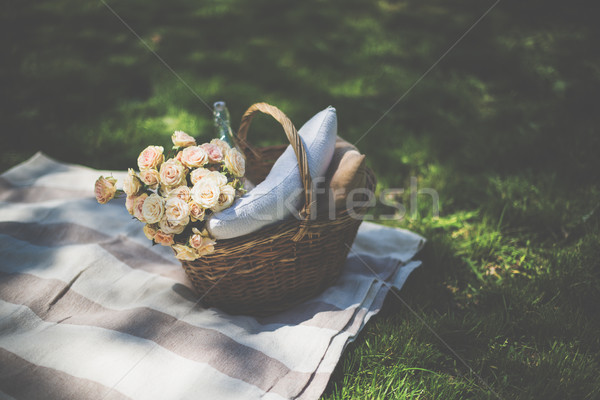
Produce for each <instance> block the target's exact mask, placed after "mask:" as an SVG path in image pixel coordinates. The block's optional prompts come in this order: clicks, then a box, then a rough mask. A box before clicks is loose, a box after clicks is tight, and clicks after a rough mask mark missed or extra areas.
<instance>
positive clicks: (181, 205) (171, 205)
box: [165, 192, 190, 226]
mask: <svg viewBox="0 0 600 400" xmlns="http://www.w3.org/2000/svg"><path fill="white" fill-rule="evenodd" d="M171 193H173V192H171ZM165 217H166V218H167V220H168V221H169V222H170V223H171V224H176V225H184V226H185V225H187V224H188V223H189V222H190V206H189V205H188V203H186V202H185V201H183V200H182V199H180V198H179V197H176V196H174V197H170V198H169V199H168V200H167V202H166V203H165Z"/></svg>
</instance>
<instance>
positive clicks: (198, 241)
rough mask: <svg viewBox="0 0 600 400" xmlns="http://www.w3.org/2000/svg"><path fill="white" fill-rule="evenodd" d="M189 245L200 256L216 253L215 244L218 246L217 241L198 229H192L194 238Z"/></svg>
mask: <svg viewBox="0 0 600 400" xmlns="http://www.w3.org/2000/svg"><path fill="white" fill-rule="evenodd" d="M189 243H190V246H191V247H192V248H194V249H195V250H196V253H197V254H198V255H199V256H203V255H206V254H211V253H214V251H215V244H217V242H216V241H215V240H213V239H211V238H210V237H209V236H207V235H206V234H205V233H204V232H203V233H200V231H199V230H198V229H196V228H192V236H190V240H189Z"/></svg>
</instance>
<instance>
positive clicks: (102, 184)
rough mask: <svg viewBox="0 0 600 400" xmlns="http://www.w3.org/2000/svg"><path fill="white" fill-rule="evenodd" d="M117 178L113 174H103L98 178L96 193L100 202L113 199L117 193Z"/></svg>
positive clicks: (95, 185)
mask: <svg viewBox="0 0 600 400" xmlns="http://www.w3.org/2000/svg"><path fill="white" fill-rule="evenodd" d="M116 184H117V180H116V179H115V178H113V177H112V176H109V177H108V178H105V177H103V176H101V177H100V178H98V179H97V180H96V183H95V184H94V193H95V194H96V200H97V201H98V203H100V204H106V203H108V202H109V201H111V200H112V199H113V198H114V197H115V194H116V193H117V186H116Z"/></svg>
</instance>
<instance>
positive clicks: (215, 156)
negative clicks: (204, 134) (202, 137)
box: [200, 143, 223, 163]
mask: <svg viewBox="0 0 600 400" xmlns="http://www.w3.org/2000/svg"><path fill="white" fill-rule="evenodd" d="M200 147H201V148H202V150H204V151H205V152H206V155H207V156H208V161H209V162H210V163H220V162H221V161H223V152H222V151H221V149H220V148H219V146H217V145H216V144H211V143H204V144H203V145H202V146H200Z"/></svg>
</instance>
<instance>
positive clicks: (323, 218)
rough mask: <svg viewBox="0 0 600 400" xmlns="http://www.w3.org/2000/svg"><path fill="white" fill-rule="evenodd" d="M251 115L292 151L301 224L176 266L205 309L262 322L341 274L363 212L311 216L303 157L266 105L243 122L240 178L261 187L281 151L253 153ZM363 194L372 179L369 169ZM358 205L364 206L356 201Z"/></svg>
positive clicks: (281, 117)
mask: <svg viewBox="0 0 600 400" xmlns="http://www.w3.org/2000/svg"><path fill="white" fill-rule="evenodd" d="M257 112H262V113H265V114H268V115H271V116H272V117H273V118H275V119H276V120H277V121H278V122H279V123H280V124H281V125H282V127H283V129H284V131H285V133H286V135H287V138H288V140H289V142H290V144H291V145H292V147H293V149H294V152H295V154H296V157H297V159H298V165H299V166H300V176H301V180H302V185H303V187H304V195H305V203H304V207H303V208H302V210H301V211H300V219H296V218H290V219H287V220H285V221H280V222H278V223H276V224H274V225H272V226H268V227H265V228H263V229H261V230H259V231H257V232H254V233H252V234H248V235H245V236H242V237H237V238H233V239H224V240H219V241H218V242H217V245H216V246H215V252H214V253H212V254H210V255H207V256H203V257H201V258H199V259H197V260H195V261H192V262H186V261H183V262H182V265H183V268H184V269H185V272H186V273H187V275H188V277H189V278H190V279H191V281H192V283H193V284H194V287H195V289H196V291H197V293H198V295H200V296H201V298H202V302H203V303H204V304H205V305H209V306H217V307H219V308H221V309H223V310H225V311H228V312H230V313H233V314H252V315H267V314H272V313H274V312H277V311H281V310H284V309H286V308H289V307H290V306H292V305H294V304H297V303H299V302H301V301H303V300H306V299H308V298H310V297H313V296H315V295H317V294H318V293H320V292H322V291H323V290H324V289H325V288H327V287H328V286H329V285H330V284H331V283H332V282H333V281H334V280H335V279H336V278H337V277H338V276H339V275H340V274H341V272H342V269H343V267H344V264H345V260H346V257H347V255H348V251H349V248H350V246H351V245H352V242H353V241H354V238H355V236H356V232H357V230H358V227H359V225H360V223H361V222H362V220H361V218H360V217H361V216H362V215H364V213H365V212H366V210H367V206H366V204H367V203H368V202H367V201H365V202H364V205H363V206H362V207H358V208H355V209H354V210H351V212H348V211H346V210H341V211H338V212H336V213H335V218H330V217H329V215H328V213H323V214H324V215H318V216H317V215H315V214H316V209H317V207H316V204H315V203H314V201H313V190H312V189H313V186H312V181H311V177H310V173H309V171H308V162H307V158H306V151H305V149H304V146H303V144H302V141H301V140H300V137H299V135H298V133H297V131H296V128H295V127H294V125H293V124H292V122H291V121H290V120H289V118H288V117H287V116H286V115H285V114H284V113H283V112H281V111H280V110H279V109H278V108H276V107H274V106H271V105H269V104H266V103H257V104H254V105H252V106H251V107H250V108H249V109H248V110H247V111H246V112H245V113H244V116H243V117H242V122H241V124H240V129H239V132H238V141H239V142H238V144H239V145H240V147H241V148H242V150H244V152H245V154H246V174H247V176H248V177H249V179H250V180H251V181H253V182H257V183H258V182H261V181H262V180H264V178H265V177H266V175H267V174H268V173H269V171H270V169H271V166H272V165H273V163H274V162H275V160H276V159H277V158H278V157H279V155H280V154H281V153H282V152H283V151H284V150H285V148H286V147H287V146H286V145H283V146H271V147H264V148H253V147H251V146H250V145H249V144H248V142H247V140H246V137H247V136H246V134H247V131H248V128H249V126H250V123H251V121H252V118H253V116H254V115H255V114H256V113H257ZM367 188H368V189H369V190H371V191H372V190H374V188H375V177H374V175H373V173H372V171H370V170H367ZM362 200H363V201H364V200H366V199H362Z"/></svg>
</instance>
